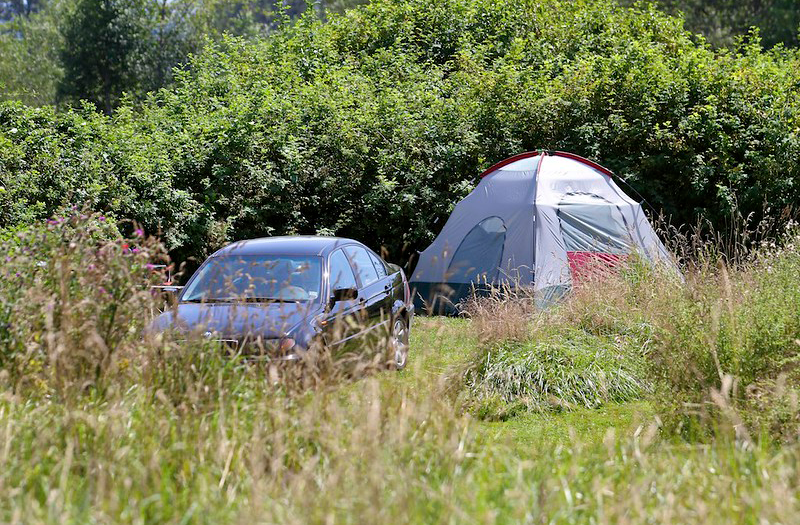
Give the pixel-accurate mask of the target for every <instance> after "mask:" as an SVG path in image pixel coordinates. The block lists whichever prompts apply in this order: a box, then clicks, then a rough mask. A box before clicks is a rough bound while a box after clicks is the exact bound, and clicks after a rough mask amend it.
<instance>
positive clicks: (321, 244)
mask: <svg viewBox="0 0 800 525" xmlns="http://www.w3.org/2000/svg"><path fill="white" fill-rule="evenodd" d="M347 244H358V245H361V243H360V242H358V241H354V240H353V239H346V238H343V237H321V236H313V235H292V236H284V237H262V238H260V239H247V240H244V241H236V242H234V243H232V244H229V245H228V246H225V247H224V248H221V249H220V250H217V251H216V252H215V253H214V254H213V255H212V256H211V257H219V256H222V255H230V254H233V253H235V254H237V255H318V256H319V255H327V254H328V253H330V252H332V251H333V250H335V249H336V248H338V247H340V246H344V245H347Z"/></svg>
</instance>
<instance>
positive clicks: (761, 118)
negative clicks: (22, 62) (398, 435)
mask: <svg viewBox="0 0 800 525" xmlns="http://www.w3.org/2000/svg"><path fill="white" fill-rule="evenodd" d="M798 87H800V55H799V54H798V52H796V51H788V50H783V49H780V48H778V49H776V50H772V51H769V52H765V51H762V50H761V48H760V46H759V45H758V43H757V42H754V43H749V44H742V46H741V47H740V50H739V51H738V52H727V51H723V52H713V51H711V50H710V49H709V48H708V47H706V46H702V45H697V44H696V43H695V42H693V40H692V38H691V37H690V35H689V34H688V33H687V32H685V31H684V30H683V28H682V24H681V21H680V20H679V19H675V18H670V17H668V16H666V15H663V14H661V13H659V12H658V11H656V10H655V9H654V8H647V7H645V8H640V9H635V10H628V9H623V8H620V7H619V6H617V5H616V4H614V3H613V2H603V1H600V2H590V1H586V2H556V1H547V0H532V1H530V2H518V1H515V0H503V1H498V0H442V1H438V2H424V1H422V0H410V1H402V2H401V1H391V0H375V1H373V2H372V4H371V5H369V6H368V7H365V8H359V9H354V10H351V11H348V12H347V13H346V14H345V15H342V16H332V17H331V18H330V19H329V21H328V22H327V23H321V22H318V21H315V20H313V18H312V17H307V18H305V19H303V20H301V21H300V22H298V23H297V24H296V25H295V26H294V27H291V28H287V29H286V30H284V31H281V32H279V33H278V34H277V35H275V36H273V37H270V38H269V39H266V40H263V41H261V42H258V43H255V44H254V43H245V42H243V41H240V40H235V39H230V40H228V41H226V42H225V43H223V44H220V45H215V46H211V47H209V48H208V49H207V50H206V51H205V52H203V53H202V54H201V55H199V56H197V57H195V58H194V59H193V61H192V64H191V67H190V68H188V69H187V70H186V71H183V72H180V73H178V75H177V82H176V84H175V85H174V87H172V88H169V89H166V90H162V91H160V92H158V93H155V94H153V95H152V96H151V97H150V98H149V100H148V101H147V102H146V103H144V104H141V105H138V106H137V105H135V104H133V103H132V102H130V103H127V104H123V106H122V107H121V109H120V110H119V111H118V112H117V113H116V114H115V116H114V117H112V118H106V117H103V116H100V115H98V114H97V113H96V112H95V111H93V110H92V108H86V109H84V110H83V111H74V112H63V113H59V112H56V111H54V110H52V109H47V108H42V109H31V108H27V107H24V106H22V105H19V104H14V103H5V104H3V105H1V106H0V174H1V175H2V179H3V190H2V191H0V203H1V205H2V209H1V210H0V226H8V225H13V224H17V223H20V222H28V221H32V220H37V219H42V218H44V217H47V216H48V215H50V214H52V213H54V212H56V211H57V210H58V209H59V207H61V206H64V205H67V204H69V205H72V204H73V203H88V204H89V205H91V206H92V207H93V208H96V209H98V210H102V211H106V212H111V213H113V214H115V215H116V216H118V217H119V218H129V219H134V220H136V221H138V222H139V223H140V224H142V225H143V226H144V227H145V228H146V229H147V230H148V231H156V230H161V231H162V232H163V234H164V237H165V241H166V242H167V244H168V246H169V247H170V249H171V250H172V253H173V255H175V256H177V257H178V258H184V257H188V256H203V255H204V254H207V253H208V252H209V251H210V250H212V249H214V248H216V247H218V246H219V245H221V244H222V243H224V242H226V241H230V240H232V239H236V238H244V237H252V236H257V235H269V234H279V233H315V232H322V233H336V234H340V235H348V236H353V237H356V238H360V239H362V240H364V241H366V242H367V243H369V244H370V245H373V246H378V245H385V246H387V247H388V248H389V249H390V251H391V252H392V255H394V256H395V257H399V254H400V250H401V249H404V247H405V250H406V253H408V252H410V250H411V249H417V248H421V247H424V246H425V245H426V244H427V243H428V242H429V241H430V240H431V239H432V238H433V236H434V235H435V234H436V233H437V231H438V229H439V228H441V226H442V224H443V221H444V220H445V219H446V217H447V215H448V213H449V211H450V210H451V209H452V206H453V204H454V203H455V202H456V201H457V200H458V199H459V198H461V197H463V196H464V195H465V194H466V193H467V192H469V191H470V189H471V188H472V187H473V185H474V184H475V182H476V177H477V175H478V174H479V173H480V172H481V170H483V169H484V168H486V167H487V166H489V165H490V164H492V163H494V162H496V161H498V160H501V159H502V158H504V157H506V156H509V155H511V154H515V153H519V152H521V151H524V150H530V149H538V148H548V149H564V150H569V151H574V152H576V153H579V154H581V155H584V156H587V157H590V158H593V159H595V160H597V161H599V162H600V163H602V164H604V165H606V166H607V167H609V168H611V169H612V170H614V171H616V173H617V174H619V175H620V176H621V177H624V178H625V179H627V180H628V182H629V183H630V184H632V185H633V186H634V187H635V188H636V189H637V190H638V191H639V192H641V194H642V195H644V196H645V197H646V198H647V199H648V200H649V202H650V203H652V204H653V205H654V206H655V207H656V208H660V209H663V210H664V211H665V212H666V213H667V214H669V215H672V217H673V221H674V222H678V223H680V222H684V221H691V220H694V219H695V218H696V217H697V216H698V215H700V214H702V215H705V216H708V217H709V218H711V219H712V220H714V221H716V222H718V223H720V224H722V223H723V221H724V218H725V217H726V215H727V213H728V212H729V210H730V209H731V207H732V206H733V205H734V202H735V201H738V205H739V208H740V209H741V210H743V211H745V212H749V211H756V212H759V211H760V210H762V208H763V206H764V203H768V204H769V205H771V206H772V208H773V209H777V208H779V207H782V206H785V205H788V204H791V203H793V202H796V201H797V200H798V197H800V189H799V188H798V183H800V138H799V137H798V131H799V130H800V128H799V126H800V95H799V94H798V92H800V90H799V89H798Z"/></svg>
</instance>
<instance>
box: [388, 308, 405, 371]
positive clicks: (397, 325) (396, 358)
mask: <svg viewBox="0 0 800 525" xmlns="http://www.w3.org/2000/svg"><path fill="white" fill-rule="evenodd" d="M408 343H409V329H408V321H406V319H405V318H404V317H402V316H401V317H395V318H394V320H393V321H392V331H391V333H390V334H389V352H390V356H391V364H392V368H394V369H395V370H402V369H404V368H405V367H406V364H408V346H409V344H408Z"/></svg>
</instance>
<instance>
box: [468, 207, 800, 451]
mask: <svg viewBox="0 0 800 525" xmlns="http://www.w3.org/2000/svg"><path fill="white" fill-rule="evenodd" d="M773 233H774V232H773ZM750 235H751V236H750V237H747V236H746V235H744V234H741V235H740V236H739V240H737V241H730V242H727V241H726V242H723V241H722V240H721V239H720V238H718V237H714V236H712V237H710V238H709V237H708V236H705V235H704V234H703V233H702V231H697V230H696V231H695V233H694V234H693V235H692V236H688V237H687V236H684V237H683V238H682V239H679V242H681V243H682V246H683V247H684V249H683V252H682V253H683V257H687V256H688V255H689V254H693V256H692V257H691V259H684V261H685V263H686V264H685V265H684V270H685V271H684V274H683V276H679V275H677V274H676V273H675V272H672V271H669V270H666V269H663V268H650V267H648V266H646V265H643V264H641V263H639V262H637V261H636V260H631V261H629V262H628V264H626V265H625V266H623V267H620V268H618V270H619V271H617V272H615V273H613V274H609V273H607V272H606V273H603V274H601V275H599V276H597V277H596V278H595V280H594V281H590V282H586V281H584V282H582V283H580V284H579V285H577V286H576V288H575V289H574V290H573V292H572V293H571V295H570V296H569V298H568V299H567V300H566V301H564V302H563V303H561V304H560V305H558V306H555V307H553V308H551V309H549V310H545V311H540V312H535V311H533V310H532V306H531V305H532V298H531V297H528V296H527V295H526V293H524V291H523V292H521V293H520V292H517V291H514V290H512V289H499V290H496V291H495V292H494V293H493V294H490V295H489V296H488V297H482V298H476V299H474V300H472V301H471V302H470V303H468V304H467V305H466V308H465V311H466V313H467V315H469V316H470V317H471V318H472V320H473V323H472V326H473V329H474V331H475V333H476V337H478V338H479V339H480V340H481V341H482V343H481V345H480V348H479V350H478V351H477V352H476V353H475V354H474V355H473V357H472V358H471V360H470V363H469V365H468V366H467V367H466V369H465V372H463V376H462V380H461V382H460V383H458V384H459V385H460V387H461V388H462V389H463V390H464V392H462V398H464V397H466V398H467V399H469V400H470V401H469V402H468V403H467V404H468V406H471V407H473V408H474V407H475V406H477V407H478V409H477V410H478V413H481V414H483V415H484V416H488V417H493V416H492V414H493V413H494V414H495V415H496V414H500V415H503V414H506V413H508V412H509V411H511V412H512V413H513V412H515V411H518V410H519V409H520V408H525V409H533V410H542V409H547V408H552V407H553V406H556V407H558V408H563V407H564V406H567V407H568V406H570V405H574V404H578V405H583V406H591V405H592V404H594V405H598V404H600V403H601V402H603V401H608V400H619V399H627V398H630V397H635V396H641V395H644V394H645V393H647V392H649V391H652V393H653V400H654V402H655V403H656V404H657V405H658V406H659V407H660V411H661V414H662V417H663V419H664V422H665V424H666V428H667V429H673V430H678V431H680V432H681V433H682V434H684V435H685V436H689V435H692V436H693V437H695V438H697V437H701V436H703V435H707V434H708V433H709V432H714V431H716V430H720V428H721V427H726V428H735V429H736V432H737V434H738V435H739V436H740V437H741V438H743V439H744V438H745V437H747V439H752V438H753V436H751V434H755V435H761V434H767V435H769V436H772V437H773V438H777V439H779V440H783V441H787V440H788V441H795V440H797V438H798V437H800V434H799V432H800V425H799V424H798V423H800V418H798V415H797V414H798V410H797V409H798V392H800V366H798V365H800V284H799V281H798V276H800V233H798V230H797V229H796V226H795V225H794V224H793V223H792V222H789V223H788V226H787V227H786V230H785V231H783V232H780V234H779V235H778V236H777V237H773V238H772V239H773V240H767V239H768V237H766V236H761V237H753V234H750ZM759 239H760V240H759ZM509 303H518V305H517V306H510V305H509ZM499 310H502V312H503V314H504V315H502V316H498V315H495V314H496V313H498V311H499ZM515 313H516V314H517V315H514V314H515ZM572 356H578V357H579V358H578V359H575V358H574V357H572ZM554 391H557V392H559V393H560V395H557V396H556V397H557V398H559V399H561V398H565V399H567V400H568V402H567V403H552V402H551V403H549V404H548V403H547V400H548V399H550V400H551V401H552V396H553V395H554V394H553V392H554ZM492 396H495V397H494V398H493V397H492ZM487 399H488V400H489V401H490V402H489V407H488V408H487V407H486V403H485V400H487ZM498 399H499V400H500V401H501V402H497V400H498ZM532 399H534V400H536V401H535V402H532V401H531V400H532ZM590 400H591V401H590ZM747 428H750V429H751V432H747V431H746V429H747Z"/></svg>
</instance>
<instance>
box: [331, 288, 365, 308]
mask: <svg viewBox="0 0 800 525" xmlns="http://www.w3.org/2000/svg"><path fill="white" fill-rule="evenodd" d="M356 297H358V290H357V289H355V288H334V290H333V294H332V295H331V303H330V304H331V306H333V305H334V304H336V303H338V302H341V301H350V300H352V299H355V298H356Z"/></svg>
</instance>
